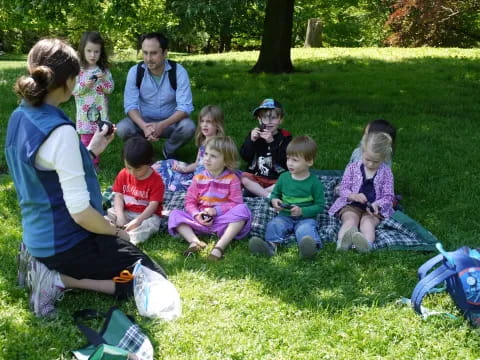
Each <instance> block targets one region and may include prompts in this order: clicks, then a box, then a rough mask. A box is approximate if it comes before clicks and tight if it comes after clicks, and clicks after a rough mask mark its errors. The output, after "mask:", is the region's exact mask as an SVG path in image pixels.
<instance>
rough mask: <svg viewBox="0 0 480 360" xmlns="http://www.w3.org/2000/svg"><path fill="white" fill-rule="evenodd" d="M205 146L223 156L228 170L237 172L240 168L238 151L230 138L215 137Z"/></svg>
mask: <svg viewBox="0 0 480 360" xmlns="http://www.w3.org/2000/svg"><path fill="white" fill-rule="evenodd" d="M205 146H206V147H209V148H210V149H212V150H215V151H218V152H219V153H221V154H222V155H223V160H224V162H225V167H226V168H227V169H229V170H235V169H237V168H238V149H237V145H236V144H235V142H234V141H233V139H232V138H231V137H230V136H215V137H213V138H211V139H209V140H208V141H207V143H206V144H205Z"/></svg>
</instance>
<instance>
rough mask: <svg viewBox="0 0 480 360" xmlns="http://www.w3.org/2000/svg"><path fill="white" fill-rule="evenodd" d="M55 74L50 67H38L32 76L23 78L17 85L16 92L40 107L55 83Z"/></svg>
mask: <svg viewBox="0 0 480 360" xmlns="http://www.w3.org/2000/svg"><path fill="white" fill-rule="evenodd" d="M53 80H54V74H53V71H52V69H50V68H49V67H48V66H37V67H35V68H34V69H33V70H32V73H31V75H30V76H23V77H21V78H20V79H18V80H17V83H16V84H15V92H16V93H17V94H18V95H19V96H20V97H21V98H24V99H25V100H27V101H28V102H29V103H30V104H32V105H33V106H38V105H40V104H41V103H42V102H43V99H44V98H45V96H46V95H47V93H48V88H49V86H50V85H51V84H52V83H53Z"/></svg>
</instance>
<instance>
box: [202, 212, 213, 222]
mask: <svg viewBox="0 0 480 360" xmlns="http://www.w3.org/2000/svg"><path fill="white" fill-rule="evenodd" d="M201 216H202V220H203V221H210V220H212V217H211V216H210V215H208V214H205V213H203V214H202V215H201Z"/></svg>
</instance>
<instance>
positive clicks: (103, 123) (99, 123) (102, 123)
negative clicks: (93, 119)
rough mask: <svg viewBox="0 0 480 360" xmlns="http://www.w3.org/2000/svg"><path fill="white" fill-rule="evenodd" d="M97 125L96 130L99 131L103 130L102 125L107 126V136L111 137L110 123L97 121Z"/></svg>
mask: <svg viewBox="0 0 480 360" xmlns="http://www.w3.org/2000/svg"><path fill="white" fill-rule="evenodd" d="M97 125H98V128H99V129H100V130H102V129H103V125H107V126H108V131H107V134H106V135H107V136H108V135H112V134H113V124H112V123H111V122H110V121H105V120H99V121H98V122H97Z"/></svg>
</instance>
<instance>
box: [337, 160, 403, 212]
mask: <svg viewBox="0 0 480 360" xmlns="http://www.w3.org/2000/svg"><path fill="white" fill-rule="evenodd" d="M360 165H362V161H356V162H354V163H351V164H349V165H348V166H347V168H346V169H345V172H344V173H343V177H342V182H341V183H340V196H339V197H338V199H337V200H335V202H334V203H333V205H332V206H331V207H330V209H329V210H328V213H329V214H330V216H333V215H335V214H336V213H337V211H338V210H340V209H341V208H343V207H344V206H345V205H348V204H350V203H351V201H348V200H347V198H348V196H349V195H350V194H357V193H358V192H359V190H360V187H361V186H362V183H363V176H362V171H361V170H360ZM373 186H374V188H375V194H376V199H375V201H374V203H375V204H377V205H378V206H379V207H380V213H381V214H382V216H383V217H384V218H387V217H389V216H390V215H392V213H393V199H394V192H393V174H392V170H391V169H390V168H389V167H388V166H387V165H385V164H384V163H382V164H381V165H380V167H379V168H378V170H377V173H376V175H375V178H374V180H373Z"/></svg>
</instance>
